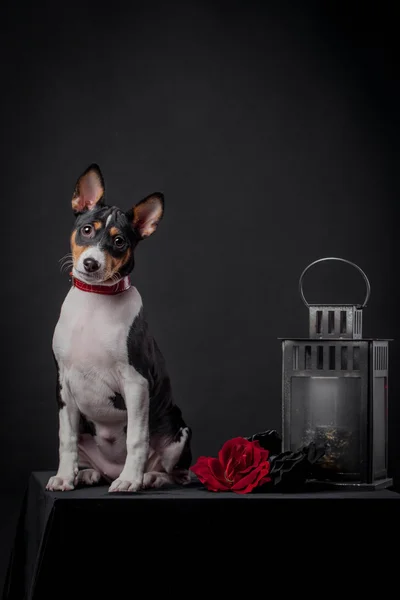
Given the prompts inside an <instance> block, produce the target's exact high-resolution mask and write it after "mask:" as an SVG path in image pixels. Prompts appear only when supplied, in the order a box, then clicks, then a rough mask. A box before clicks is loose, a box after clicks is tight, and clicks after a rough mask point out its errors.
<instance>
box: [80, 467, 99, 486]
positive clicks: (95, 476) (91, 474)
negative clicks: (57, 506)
mask: <svg viewBox="0 0 400 600" xmlns="http://www.w3.org/2000/svg"><path fill="white" fill-rule="evenodd" d="M100 479H101V475H100V473H99V472H98V471H96V470H95V469H80V470H79V471H78V475H77V476H76V477H75V485H95V484H96V483H99V481H100Z"/></svg>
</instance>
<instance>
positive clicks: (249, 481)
mask: <svg viewBox="0 0 400 600" xmlns="http://www.w3.org/2000/svg"><path fill="white" fill-rule="evenodd" d="M270 469H271V465H270V463H269V462H264V463H262V464H261V465H259V466H258V467H257V468H256V469H254V470H253V471H251V472H250V473H248V474H247V475H245V477H243V478H242V479H240V480H238V481H236V482H235V484H234V485H233V486H232V491H234V492H237V493H248V492H250V491H251V490H252V489H254V488H255V487H257V486H258V485H259V482H260V481H261V480H262V479H264V478H265V477H267V476H268V474H269V472H270Z"/></svg>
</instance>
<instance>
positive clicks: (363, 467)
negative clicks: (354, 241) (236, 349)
mask: <svg viewBox="0 0 400 600" xmlns="http://www.w3.org/2000/svg"><path fill="white" fill-rule="evenodd" d="M327 260H339V261H342V262H346V263H348V264H350V265H353V266H355V267H356V268H357V269H358V270H359V271H360V272H361V273H362V275H363V277H364V280H365V282H366V285H367V295H366V298H365V301H364V303H363V304H362V305H351V304H331V305H324V304H309V303H308V302H307V301H306V299H305V297H304V293H303V287H302V284H303V278H304V275H305V274H306V272H307V271H308V270H309V269H310V267H311V266H313V265H315V264H317V263H320V262H322V261H327ZM299 289H300V295H301V297H302V300H303V302H304V304H305V305H306V306H307V307H308V309H309V333H310V337H309V338H278V339H279V340H280V341H281V344H282V445H283V451H295V450H296V449H298V447H299V446H300V445H301V444H300V441H301V440H300V439H299V436H298V435H296V433H295V432H294V430H293V428H294V425H293V419H292V408H293V407H294V403H295V402H296V392H295V393H293V391H292V385H293V384H294V381H296V382H297V383H298V384H300V378H303V381H302V382H301V384H300V389H301V386H303V387H304V385H307V383H306V382H305V378H308V380H309V381H311V380H312V379H319V380H321V379H325V380H332V379H335V380H338V383H337V387H338V388H340V385H341V384H340V380H344V379H346V380H348V379H352V381H353V383H352V384H350V382H349V381H346V382H344V381H343V384H342V388H343V389H345V388H346V386H347V387H349V385H350V386H353V388H354V387H355V386H357V388H358V389H357V390H356V392H354V390H353V393H356V394H357V401H358V409H359V421H358V426H359V430H358V433H359V447H358V458H359V460H358V464H357V468H356V469H350V472H349V471H348V470H346V469H343V471H342V472H341V471H340V469H339V471H336V472H334V471H330V470H329V469H328V470H323V469H321V470H320V471H319V472H318V471H317V472H318V475H317V476H316V479H315V480H313V481H312V482H310V483H317V484H319V485H321V484H323V485H324V486H327V487H335V488H336V487H340V488H350V489H362V490H365V489H367V490H368V489H373V490H376V489H383V488H387V487H390V486H391V485H392V483H393V480H392V479H391V478H390V477H388V376H389V342H390V341H392V340H389V339H374V338H363V337H362V310H363V309H364V308H365V306H366V305H367V302H368V299H369V297H370V293H371V287H370V284H369V281H368V278H367V276H366V275H365V273H364V272H363V271H362V270H361V269H360V268H359V267H357V265H355V264H354V263H351V262H350V261H347V260H345V259H341V258H334V257H329V258H323V259H319V260H317V261H315V262H313V263H311V264H310V265H309V266H308V267H306V269H304V271H303V273H302V274H301V277H300V281H299ZM343 312H345V317H343ZM357 315H359V316H357ZM344 325H346V326H344ZM294 378H297V379H296V380H294ZM355 380H357V381H358V383H357V382H356V381H355ZM328 383H329V381H328ZM297 393H298V394H300V395H301V392H300V391H299V390H297ZM310 402H311V400H310ZM353 408H354V407H353ZM300 410H301V409H300ZM303 410H304V409H303ZM354 414H356V413H354ZM354 414H353V416H354ZM296 438H297V439H296ZM303 441H304V440H303ZM308 441H313V440H308ZM350 462H351V460H350ZM353 463H354V460H353Z"/></svg>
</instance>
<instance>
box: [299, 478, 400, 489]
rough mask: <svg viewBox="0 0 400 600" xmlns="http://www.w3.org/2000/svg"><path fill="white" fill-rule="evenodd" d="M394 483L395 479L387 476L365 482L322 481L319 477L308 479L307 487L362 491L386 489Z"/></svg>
mask: <svg viewBox="0 0 400 600" xmlns="http://www.w3.org/2000/svg"><path fill="white" fill-rule="evenodd" d="M392 485H393V479H392V478H391V477H387V478H385V479H378V480H377V481H374V483H363V482H361V481H327V480H324V481H320V480H318V479H310V480H308V481H307V483H306V486H307V488H312V489H314V490H315V491H325V490H334V489H335V490H343V491H360V492H373V491H379V490H385V489H387V488H389V487H391V486H392Z"/></svg>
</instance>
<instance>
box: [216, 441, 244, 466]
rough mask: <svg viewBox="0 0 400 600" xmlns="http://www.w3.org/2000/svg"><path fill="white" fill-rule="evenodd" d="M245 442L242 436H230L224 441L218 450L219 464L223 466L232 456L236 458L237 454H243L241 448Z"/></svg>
mask: <svg viewBox="0 0 400 600" xmlns="http://www.w3.org/2000/svg"><path fill="white" fill-rule="evenodd" d="M247 443H248V440H245V439H244V438H242V437H236V438H232V439H231V440H228V441H227V442H225V444H224V445H223V446H222V448H221V450H220V451H219V452H218V459H219V462H220V463H221V465H222V466H223V467H224V468H225V467H226V465H227V463H228V461H229V459H230V458H232V456H233V457H234V458H235V459H237V458H238V456H240V455H241V454H243V451H242V448H243V447H245V446H246V444H247Z"/></svg>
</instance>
